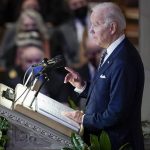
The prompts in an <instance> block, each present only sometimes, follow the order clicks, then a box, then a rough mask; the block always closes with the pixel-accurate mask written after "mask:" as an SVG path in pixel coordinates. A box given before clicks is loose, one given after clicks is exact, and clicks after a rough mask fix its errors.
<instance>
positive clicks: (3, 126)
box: [0, 117, 9, 150]
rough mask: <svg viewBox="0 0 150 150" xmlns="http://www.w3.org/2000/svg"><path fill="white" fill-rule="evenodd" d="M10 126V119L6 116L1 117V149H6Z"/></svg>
mask: <svg viewBox="0 0 150 150" xmlns="http://www.w3.org/2000/svg"><path fill="white" fill-rule="evenodd" d="M8 128H9V123H8V121H7V120H6V119H5V118H4V117H0V150H5V146H6V142H7V141H8V136H7V130H8Z"/></svg>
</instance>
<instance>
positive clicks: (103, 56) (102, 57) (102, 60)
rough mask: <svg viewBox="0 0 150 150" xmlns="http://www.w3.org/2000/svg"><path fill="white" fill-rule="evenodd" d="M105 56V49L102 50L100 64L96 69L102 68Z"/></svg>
mask: <svg viewBox="0 0 150 150" xmlns="http://www.w3.org/2000/svg"><path fill="white" fill-rule="evenodd" d="M106 55H107V49H106V50H104V52H103V54H102V56H101V58H100V64H99V67H98V69H99V68H100V67H101V66H102V64H103V62H104V59H105V57H106Z"/></svg>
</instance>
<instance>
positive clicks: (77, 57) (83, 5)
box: [52, 0, 89, 68]
mask: <svg viewBox="0 0 150 150" xmlns="http://www.w3.org/2000/svg"><path fill="white" fill-rule="evenodd" d="M67 4H68V7H69V9H70V13H71V16H72V17H71V19H70V20H68V21H67V22H65V23H64V24H63V25H61V26H60V27H59V28H58V30H57V31H56V32H55V33H56V34H58V37H60V35H62V38H63V39H64V41H65V46H61V47H65V49H64V50H63V52H64V55H65V58H66V59H67V62H68V64H71V65H74V66H75V64H80V65H79V66H78V65H77V66H78V67H77V68H79V67H81V66H82V65H83V64H85V63H86V61H85V60H83V59H82V57H81V53H82V54H83V53H84V52H81V51H82V50H83V49H82V48H83V47H82V43H84V40H85V39H86V37H87V36H88V33H87V28H88V26H89V20H88V9H89V7H88V2H87V1H86V0H67ZM55 33H54V35H55ZM55 37H56V36H55ZM52 38H53V36H52ZM57 44H60V43H57ZM57 44H56V45H57ZM52 45H53V43H52ZM53 47H54V49H55V47H57V46H53ZM81 47H82V48H81ZM52 49H53V48H52ZM54 49H53V51H54V52H56V51H58V50H57V49H55V50H54ZM81 49H82V50H81ZM83 55H84V54H83ZM83 55H82V56H83ZM81 62H82V63H81Z"/></svg>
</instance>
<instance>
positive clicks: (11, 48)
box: [0, 9, 50, 67]
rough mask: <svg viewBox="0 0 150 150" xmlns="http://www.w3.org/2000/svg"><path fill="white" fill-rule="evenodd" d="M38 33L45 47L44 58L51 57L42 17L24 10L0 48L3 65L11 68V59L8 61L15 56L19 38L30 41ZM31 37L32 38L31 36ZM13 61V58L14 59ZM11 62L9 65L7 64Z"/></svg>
mask: <svg viewBox="0 0 150 150" xmlns="http://www.w3.org/2000/svg"><path fill="white" fill-rule="evenodd" d="M36 33H38V34H39V35H38V36H39V37H40V40H41V42H42V44H43V47H44V49H43V50H44V56H45V57H47V58H49V57H50V49H49V44H48V43H49V42H48V38H49V36H48V33H47V28H46V26H45V24H44V22H43V20H42V17H41V15H40V14H39V13H38V12H37V11H35V10H32V9H26V10H24V11H23V12H22V13H21V15H20V17H19V19H18V21H17V22H16V23H15V24H13V25H12V26H11V27H10V28H9V29H8V30H7V31H6V33H5V35H4V37H3V40H2V44H1V47H0V57H1V58H2V60H3V61H2V63H1V64H3V65H4V67H10V65H11V64H12V61H11V59H10V58H9V60H8V57H7V56H8V55H10V54H11V56H13V57H14V56H15V52H16V51H15V49H16V47H17V44H18V43H17V41H18V38H26V39H30V36H31V35H32V36H33V37H35V36H36ZM29 35H30V36H29ZM12 59H13V58H12ZM8 61H10V63H9V64H8V63H7V62H8Z"/></svg>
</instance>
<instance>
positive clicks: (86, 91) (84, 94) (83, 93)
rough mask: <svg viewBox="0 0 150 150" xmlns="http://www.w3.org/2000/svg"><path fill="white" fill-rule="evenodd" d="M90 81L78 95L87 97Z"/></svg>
mask: <svg viewBox="0 0 150 150" xmlns="http://www.w3.org/2000/svg"><path fill="white" fill-rule="evenodd" d="M89 87H90V82H87V84H86V88H85V90H84V91H83V92H82V93H81V94H80V95H79V96H80V97H83V98H87V95H88V90H89Z"/></svg>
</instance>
